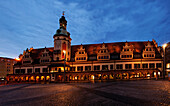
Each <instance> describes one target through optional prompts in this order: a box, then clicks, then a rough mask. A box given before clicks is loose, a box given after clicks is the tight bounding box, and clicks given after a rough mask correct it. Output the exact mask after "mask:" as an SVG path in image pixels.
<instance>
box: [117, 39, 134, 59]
mask: <svg viewBox="0 0 170 106" xmlns="http://www.w3.org/2000/svg"><path fill="white" fill-rule="evenodd" d="M120 58H121V59H133V45H130V46H129V45H128V43H127V42H126V43H125V46H123V49H122V51H121V52H120Z"/></svg>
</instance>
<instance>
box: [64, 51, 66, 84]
mask: <svg viewBox="0 0 170 106" xmlns="http://www.w3.org/2000/svg"><path fill="white" fill-rule="evenodd" d="M63 53H64V82H65V65H66V51H65V50H63Z"/></svg>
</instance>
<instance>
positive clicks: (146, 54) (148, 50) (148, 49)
mask: <svg viewBox="0 0 170 106" xmlns="http://www.w3.org/2000/svg"><path fill="white" fill-rule="evenodd" d="M142 56H143V58H155V50H154V48H153V45H151V42H149V41H148V43H147V45H145V49H144V50H143V54H142Z"/></svg>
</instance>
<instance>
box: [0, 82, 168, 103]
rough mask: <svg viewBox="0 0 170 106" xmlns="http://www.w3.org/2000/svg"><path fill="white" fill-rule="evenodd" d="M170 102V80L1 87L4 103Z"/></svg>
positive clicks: (2, 101)
mask: <svg viewBox="0 0 170 106" xmlns="http://www.w3.org/2000/svg"><path fill="white" fill-rule="evenodd" d="M10 105H12V106H23V105H26V106H28V105H31V106H40V105H41V106H47V105H48V106H51V105H56V106H68V105H70V106H75V105H78V106H86V105H88V106H101V105H107V106H114V105H116V106H117V105H118V106H119V105H120V106H123V105H129V106H131V105H148V106H151V105H156V106H159V105H164V106H168V105H170V82H169V81H154V80H140V81H117V82H105V83H104V82H103V83H67V84H62V83H60V84H18V85H7V86H0V106H10Z"/></svg>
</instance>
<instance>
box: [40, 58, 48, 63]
mask: <svg viewBox="0 0 170 106" xmlns="http://www.w3.org/2000/svg"><path fill="white" fill-rule="evenodd" d="M41 62H43V63H44V62H49V59H45V60H41Z"/></svg>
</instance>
